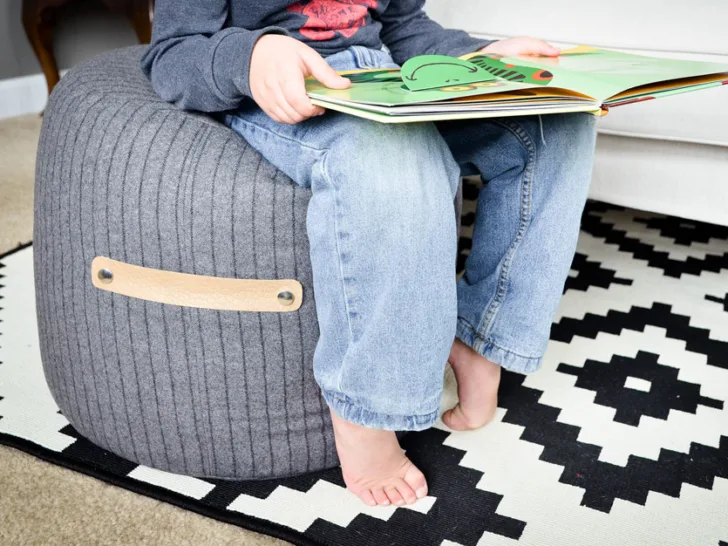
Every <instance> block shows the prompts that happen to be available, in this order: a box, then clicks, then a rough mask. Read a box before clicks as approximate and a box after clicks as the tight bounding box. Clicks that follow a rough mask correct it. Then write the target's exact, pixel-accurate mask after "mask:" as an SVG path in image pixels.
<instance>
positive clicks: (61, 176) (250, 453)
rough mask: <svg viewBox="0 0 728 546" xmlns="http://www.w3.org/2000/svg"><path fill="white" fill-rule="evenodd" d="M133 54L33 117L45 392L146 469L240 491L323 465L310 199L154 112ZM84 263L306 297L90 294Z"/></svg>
mask: <svg viewBox="0 0 728 546" xmlns="http://www.w3.org/2000/svg"><path fill="white" fill-rule="evenodd" d="M141 53H142V48H140V47H134V48H129V49H123V50H119V51H115V52H112V53H109V54H106V55H103V56H101V57H98V58H96V59H94V60H92V61H90V62H87V63H85V64H83V65H81V66H79V67H77V68H75V69H74V70H72V71H71V72H69V73H68V75H66V76H65V77H64V78H63V80H62V81H61V83H60V84H59V86H58V87H57V88H56V90H55V92H54V93H53V95H52V97H51V99H50V102H49V105H48V108H47V110H46V113H45V119H44V122H43V130H42V134H41V140H40V145H39V149H38V163H37V173H36V204H35V207H36V208H35V246H34V251H35V276H36V290H37V306H38V323H39V333H40V341H41V349H42V357H43V363H44V367H45V373H46V377H47V380H48V384H49V386H50V389H51V392H52V393H53V395H54V397H55V399H56V401H57V403H58V406H59V407H60V408H61V410H62V412H63V414H64V415H65V416H66V417H67V418H68V420H69V421H70V422H71V424H72V425H73V426H74V427H75V428H76V429H77V430H78V431H79V432H80V433H81V434H82V435H84V436H85V437H87V438H88V439H90V440H91V441H93V442H94V443H96V444H98V445H100V446H102V447H104V448H106V449H108V450H110V451H112V452H114V453H116V454H118V455H121V456H123V457H125V458H127V459H130V460H133V461H135V462H139V463H142V464H146V465H149V466H152V467H155V468H159V469H163V470H169V471H172V472H177V473H183V474H189V475H194V476H206V477H222V478H241V479H244V478H267V477H277V476H285V475H290V474H297V473H302V472H306V471H313V470H318V469H323V468H328V467H332V466H335V465H336V464H337V458H336V453H335V449H334V440H333V435H332V431H331V426H330V418H329V416H328V410H327V408H326V406H325V403H323V401H322V399H321V397H320V395H319V390H318V387H317V385H316V383H315V382H314V378H313V371H312V365H311V363H312V358H313V352H314V348H315V344H316V340H317V337H318V326H317V322H316V313H315V308H314V299H313V289H312V277H311V265H310V262H309V257H308V240H307V238H306V227H305V218H306V208H307V204H308V200H309V197H310V193H309V192H308V191H307V190H303V189H300V188H299V187H297V186H295V185H294V184H293V183H292V182H291V181H290V180H289V179H287V178H286V177H285V176H284V175H283V174H282V173H280V172H278V171H277V170H276V169H275V168H274V167H272V166H271V165H270V164H269V163H267V162H266V161H265V160H264V159H262V158H261V156H260V155H259V154H258V153H257V152H256V151H255V150H253V149H252V148H250V147H249V146H248V145H247V144H246V143H245V142H244V141H243V140H242V139H241V138H239V137H238V136H237V135H235V134H234V133H233V132H231V131H230V130H229V129H227V128H226V127H224V126H223V125H220V124H218V123H216V122H214V121H213V120H211V119H210V118H208V117H205V116H202V115H194V114H190V113H186V112H182V111H180V110H178V109H177V108H175V107H173V106H171V105H169V104H167V103H165V102H163V101H161V100H160V99H159V98H158V97H157V96H156V95H155V94H154V92H153V90H152V89H151V87H150V85H149V83H148V82H147V80H146V79H145V78H144V76H143V74H142V73H141V71H140V68H139V58H140V56H141ZM97 257H105V258H109V259H111V260H117V261H120V262H124V263H125V264H131V265H132V266H142V267H145V268H151V269H155V270H164V271H168V272H179V273H187V274H193V275H197V276H212V277H222V278H230V279H236V278H237V279H295V280H297V281H298V282H299V283H300V286H301V287H302V295H303V297H302V299H301V300H300V301H297V302H296V305H295V306H294V307H297V306H298V305H299V304H300V308H299V309H297V310H295V311H289V310H287V309H283V308H281V311H273V312H253V311H231V310H211V309H204V308H199V307H195V306H192V307H190V306H179V305H174V304H169V303H157V302H155V301H148V299H139V298H136V297H128V296H126V295H121V294H119V293H113V292H112V291H109V290H105V289H103V286H102V284H103V281H104V280H106V281H108V280H110V279H104V278H103V275H102V276H101V277H98V278H96V280H95V281H94V282H93V283H92V273H93V275H94V276H96V275H97V274H98V272H96V271H93V272H92V261H93V260H94V259H95V258H97ZM112 273H113V272H112ZM116 282H117V280H116V279H115V280H113V281H112V282H111V283H110V284H109V287H113V286H115V284H114V283H116ZM94 283H95V284H96V285H97V286H95V285H94ZM100 283H102V284H100ZM157 288H159V287H157ZM150 290H151V293H152V294H151V299H154V292H155V289H154V288H153V287H152V288H151V289H150ZM297 297H298V298H299V299H300V294H299V295H297ZM273 298H274V299H273V301H272V303H271V302H269V303H271V305H273V306H275V305H276V303H275V295H274V296H273ZM269 299H270V298H269ZM284 299H285V298H284ZM162 301H164V300H162ZM279 301H281V300H279ZM288 303H290V302H286V301H283V303H282V304H281V305H282V306H285V305H286V304H288ZM213 307H214V306H213Z"/></svg>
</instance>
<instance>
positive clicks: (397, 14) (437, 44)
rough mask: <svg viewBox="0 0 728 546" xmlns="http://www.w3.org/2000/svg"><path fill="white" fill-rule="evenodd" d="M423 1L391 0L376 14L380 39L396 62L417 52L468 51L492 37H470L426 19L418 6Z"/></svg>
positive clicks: (452, 52)
mask: <svg viewBox="0 0 728 546" xmlns="http://www.w3.org/2000/svg"><path fill="white" fill-rule="evenodd" d="M424 4H425V0H392V2H390V4H389V5H388V6H387V8H386V9H385V10H384V13H382V14H381V15H380V21H381V23H382V33H381V39H382V42H384V45H386V46H387V47H388V48H389V50H390V51H391V52H392V58H393V59H394V61H395V62H396V63H398V64H403V63H404V62H405V61H406V60H407V59H410V58H412V57H415V56H417V55H451V56H453V57H459V56H460V55H465V54H466V53H472V52H474V51H477V50H478V49H480V48H482V47H485V46H486V45H488V44H490V43H492V42H494V41H495V40H482V39H479V38H473V37H472V36H470V35H469V34H468V33H467V32H463V31H462V30H450V29H445V28H442V27H441V26H440V25H439V24H437V23H436V22H435V21H433V20H432V19H430V18H429V17H428V16H427V15H425V12H424V11H422V7H423V6H424Z"/></svg>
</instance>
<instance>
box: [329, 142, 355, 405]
mask: <svg viewBox="0 0 728 546" xmlns="http://www.w3.org/2000/svg"><path fill="white" fill-rule="evenodd" d="M328 158H329V154H328V150H326V151H325V152H324V155H323V158H322V159H321V176H322V178H323V179H324V180H325V181H326V183H327V184H328V185H329V187H330V188H331V189H332V190H333V192H334V231H335V232H336V258H337V260H338V262H339V275H340V276H341V291H342V292H343V294H344V307H345V308H346V324H347V326H348V328H349V340H350V342H352V343H353V341H354V328H353V326H352V324H351V307H352V306H351V302H350V298H349V294H348V292H347V290H346V275H345V274H344V262H343V260H342V259H341V254H342V252H341V231H340V229H339V212H340V207H339V195H338V192H337V191H336V186H335V185H334V183H333V182H332V181H331V178H329V173H328V169H327V168H326V166H327V160H328ZM343 356H344V355H342V362H341V366H340V367H339V376H338V377H337V379H336V388H337V389H338V390H339V391H341V390H342V387H341V382H342V377H343V375H344V362H343V360H344V358H343Z"/></svg>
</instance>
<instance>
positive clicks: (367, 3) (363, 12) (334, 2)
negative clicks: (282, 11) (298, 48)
mask: <svg viewBox="0 0 728 546" xmlns="http://www.w3.org/2000/svg"><path fill="white" fill-rule="evenodd" d="M378 1H379V0H310V1H309V2H305V1H304V2H296V3H295V4H293V5H291V6H288V8H287V11H293V12H296V13H300V14H302V15H305V16H307V17H308V20H307V21H306V23H305V24H304V25H303V26H302V27H301V29H300V30H299V32H300V33H301V35H302V36H304V37H305V38H308V39H309V40H316V41H320V40H330V39H331V38H333V37H334V36H335V35H336V33H337V32H338V33H340V34H342V35H344V36H346V37H347V38H351V37H352V36H353V35H354V34H355V33H356V31H357V30H359V28H360V27H363V26H364V25H365V24H366V17H367V14H368V13H369V10H370V9H375V8H376V7H377V3H378Z"/></svg>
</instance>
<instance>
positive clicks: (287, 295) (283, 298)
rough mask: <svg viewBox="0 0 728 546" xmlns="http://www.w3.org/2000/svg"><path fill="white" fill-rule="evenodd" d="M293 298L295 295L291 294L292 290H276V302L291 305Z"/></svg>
mask: <svg viewBox="0 0 728 546" xmlns="http://www.w3.org/2000/svg"><path fill="white" fill-rule="evenodd" d="M295 299H296V297H295V296H294V295H293V292H290V291H288V290H282V291H280V292H278V303H280V304H281V305H291V304H292V303H293V300H295Z"/></svg>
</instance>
